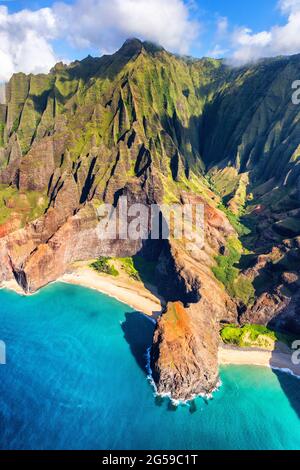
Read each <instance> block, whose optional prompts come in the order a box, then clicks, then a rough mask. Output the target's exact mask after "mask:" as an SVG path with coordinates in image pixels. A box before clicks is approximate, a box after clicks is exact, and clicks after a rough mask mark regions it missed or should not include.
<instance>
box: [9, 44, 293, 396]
mask: <svg viewBox="0 0 300 470" xmlns="http://www.w3.org/2000/svg"><path fill="white" fill-rule="evenodd" d="M299 70H300V59H299V57H298V56H295V57H292V58H280V59H274V60H273V59H272V60H269V61H263V62H261V63H259V64H257V65H253V66H250V67H245V68H242V69H230V68H229V67H227V66H225V65H224V64H223V63H222V62H221V61H216V60H211V59H203V60H190V59H183V58H179V57H175V56H173V55H172V54H169V53H168V52H166V51H165V50H164V49H162V48H159V47H157V46H154V45H152V44H149V43H142V42H141V41H138V40H130V41H126V43H125V44H124V45H123V47H122V48H121V49H120V51H118V52H117V53H116V54H113V55H112V56H104V57H101V58H91V57H88V58H87V59H85V60H83V61H81V62H74V63H73V64H71V65H69V66H65V65H63V64H58V65H57V66H56V67H55V68H54V69H53V70H52V71H51V73H50V74H48V75H43V74H40V75H36V76H35V75H24V74H16V75H14V76H13V77H12V79H11V80H10V82H9V83H8V85H7V86H6V90H5V92H6V97H5V100H2V101H3V103H1V104H0V281H2V280H8V279H11V278H12V277H15V278H16V279H17V281H18V282H19V284H20V285H21V286H22V287H23V289H24V290H25V291H26V292H34V291H36V290H38V289H39V288H41V287H42V286H44V285H46V284H48V283H49V282H51V281H54V280H56V279H57V278H58V277H59V276H60V275H62V274H63V273H64V272H65V271H66V270H67V269H68V268H69V266H70V264H72V263H73V262H74V261H79V260H88V259H91V258H96V257H98V256H101V255H102V256H116V257H125V256H133V255H135V254H137V253H139V254H142V255H145V256H146V255H149V253H150V254H151V256H152V259H155V260H156V262H157V280H158V282H157V284H158V287H159V289H160V291H161V294H162V295H163V297H164V298H165V299H166V300H167V302H169V306H168V309H167V311H166V313H165V314H164V315H163V316H162V318H161V320H160V321H159V323H158V326H157V330H156V333H155V338H154V347H153V352H152V366H153V374H154V380H155V382H156V385H157V389H158V390H159V392H160V393H171V395H172V396H173V397H174V398H176V399H183V400H185V399H188V398H189V397H191V396H193V395H194V394H199V393H200V394H209V393H210V392H211V391H212V390H213V389H214V387H215V386H216V384H217V381H218V368H217V347H218V337H219V335H218V330H219V324H220V322H221V321H228V322H237V321H240V322H241V323H243V322H259V323H262V324H272V325H275V326H276V327H284V328H288V329H290V330H293V331H298V330H299V289H298V287H299V276H300V269H299V266H300V263H299V240H298V238H299V236H300V225H299V211H300V182H299V181H300V180H299V177H300V166H299V158H298V157H299V141H298V140H299V113H298V111H297V107H295V106H293V105H291V102H290V97H291V96H290V79H291V80H292V79H298V78H299V76H298V75H299V73H298V72H299ZM294 75H295V78H293V77H294ZM296 75H297V76H296ZM120 196H126V197H127V200H128V203H129V206H130V204H132V203H136V202H139V203H143V204H146V205H148V206H149V205H150V204H154V203H156V204H161V203H168V204H170V203H178V204H185V203H192V204H199V203H200V204H203V205H204V208H205V243H204V246H198V247H197V246H196V247H195V249H194V250H192V251H191V250H190V249H189V248H188V246H187V244H186V243H185V242H184V241H182V242H178V241H175V240H173V239H170V240H169V241H164V242H162V243H156V244H155V246H154V245H152V246H150V245H151V244H150V245H149V243H148V244H147V246H145V244H144V243H142V242H140V241H132V240H119V239H116V240H109V241H104V240H100V239H99V236H98V232H97V224H98V222H99V217H98V214H97V208H98V207H99V206H100V205H101V204H103V203H104V202H108V203H111V204H113V205H114V206H117V205H118V201H119V198H120ZM220 209H221V210H220ZM230 263H232V264H230ZM245 290H246V292H245ZM249 292H250V294H249Z"/></svg>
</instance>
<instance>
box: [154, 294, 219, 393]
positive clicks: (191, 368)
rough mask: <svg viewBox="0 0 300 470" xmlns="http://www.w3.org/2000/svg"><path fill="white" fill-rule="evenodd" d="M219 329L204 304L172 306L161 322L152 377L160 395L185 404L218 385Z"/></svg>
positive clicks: (209, 391)
mask: <svg viewBox="0 0 300 470" xmlns="http://www.w3.org/2000/svg"><path fill="white" fill-rule="evenodd" d="M218 342H219V341H218V327H217V322H216V321H215V320H214V319H213V316H212V315H211V314H210V309H209V306H208V305H206V306H205V302H204V301H202V302H201V301H200V302H199V303H198V304H195V305H192V306H190V307H189V308H185V307H184V306H183V304H182V303H180V302H175V303H169V305H168V309H167V311H166V313H165V314H164V315H163V316H162V317H161V318H160V319H159V320H158V326H157V329H156V331H155V334H154V341H153V347H152V374H153V379H154V381H155V383H156V387H157V392H158V393H159V394H160V395H168V396H171V397H172V399H174V400H179V401H186V400H190V399H191V398H192V397H193V396H197V395H205V396H207V395H210V394H211V393H212V391H213V390H214V389H215V388H216V387H217V385H218V380H219V379H218V359H217V355H218Z"/></svg>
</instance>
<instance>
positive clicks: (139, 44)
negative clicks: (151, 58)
mask: <svg viewBox="0 0 300 470" xmlns="http://www.w3.org/2000/svg"><path fill="white" fill-rule="evenodd" d="M142 49H144V50H145V51H147V52H148V53H150V54H155V53H156V52H161V51H164V48H163V47H161V46H160V45H158V44H155V43H154V42H151V41H141V40H140V39H138V38H129V39H126V41H125V42H124V44H123V46H122V47H121V49H120V52H122V53H126V55H127V54H131V55H133V54H138V53H140V52H141V50H142Z"/></svg>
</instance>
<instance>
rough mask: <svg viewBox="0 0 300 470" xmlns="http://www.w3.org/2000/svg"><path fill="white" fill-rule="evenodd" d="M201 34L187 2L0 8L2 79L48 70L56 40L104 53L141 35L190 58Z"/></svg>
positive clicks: (122, 0) (95, 1) (99, 1)
mask: <svg viewBox="0 0 300 470" xmlns="http://www.w3.org/2000/svg"><path fill="white" fill-rule="evenodd" d="M198 31H199V24H198V23H197V22H196V21H193V20H192V19H191V17H190V9H189V6H188V5H186V4H185V3H184V1H182V0H109V1H108V0H77V1H76V2H75V3H74V4H67V3H63V2H60V3H55V4H54V5H53V6H52V7H51V8H42V9H39V10H37V11H30V10H21V11H19V12H18V13H12V14H10V13H9V11H8V8H7V7H6V6H0V63H1V68H0V81H3V80H7V79H8V78H9V77H10V76H11V75H12V73H14V72H17V71H24V72H27V73H28V72H44V71H48V70H49V68H50V67H52V66H53V65H54V64H55V62H57V60H59V57H57V55H56V54H55V51H54V47H53V45H52V42H53V41H54V40H57V39H67V41H68V42H69V43H70V44H71V45H72V46H74V47H76V48H89V47H93V48H97V49H98V50H99V53H100V52H113V51H114V50H115V49H116V48H117V47H119V46H120V45H121V44H122V42H124V41H125V40H126V39H127V38H128V37H133V36H137V37H141V38H143V39H145V40H151V41H154V42H157V43H160V44H162V45H163V46H164V47H166V48H167V49H169V50H171V51H173V52H178V53H181V54H185V53H187V52H188V51H189V49H190V45H191V43H192V42H193V41H194V40H196V38H197V36H198Z"/></svg>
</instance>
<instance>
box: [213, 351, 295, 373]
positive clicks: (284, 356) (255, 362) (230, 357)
mask: <svg viewBox="0 0 300 470" xmlns="http://www.w3.org/2000/svg"><path fill="white" fill-rule="evenodd" d="M293 352H294V351H290V352H283V351H279V350H275V351H267V350H263V349H248V348H245V349H243V348H235V347H234V346H226V345H220V347H219V353H218V359H219V365H238V366H256V367H268V368H269V369H272V370H279V371H282V372H284V373H288V374H290V375H293V376H295V377H297V378H299V379H300V365H296V364H293V362H292V360H291V354H292V353H293Z"/></svg>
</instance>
